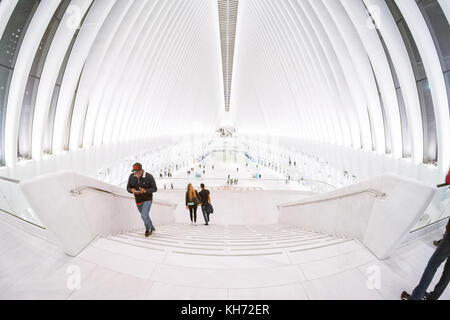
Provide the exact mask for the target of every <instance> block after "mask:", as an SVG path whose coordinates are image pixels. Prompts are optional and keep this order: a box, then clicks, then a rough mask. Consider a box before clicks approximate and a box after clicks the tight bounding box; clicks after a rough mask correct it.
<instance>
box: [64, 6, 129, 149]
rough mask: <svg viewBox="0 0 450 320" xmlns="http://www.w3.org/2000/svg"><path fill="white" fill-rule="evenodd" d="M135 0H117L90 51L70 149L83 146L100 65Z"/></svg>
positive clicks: (76, 103) (74, 116)
mask: <svg viewBox="0 0 450 320" xmlns="http://www.w3.org/2000/svg"><path fill="white" fill-rule="evenodd" d="M133 1H134V0H122V1H116V2H115V4H114V7H113V8H112V10H111V12H110V14H109V15H108V18H107V19H106V20H105V22H104V23H103V26H102V28H101V29H100V31H99V33H98V35H97V38H96V40H95V43H94V45H93V46H92V49H91V52H90V53H89V56H88V58H87V59H86V63H85V65H84V69H83V73H82V74H81V79H80V84H79V86H78V93H77V97H76V100H75V105H74V110H73V117H72V125H71V127H70V150H77V149H78V148H80V147H81V146H82V139H83V134H82V130H83V128H84V120H85V117H86V111H87V106H88V102H89V97H90V95H91V92H92V89H93V87H94V86H95V83H96V80H97V78H98V76H99V71H100V67H101V64H102V61H103V59H104V58H105V55H106V54H107V51H108V49H109V47H110V45H111V42H112V40H113V38H114V35H115V34H116V32H117V30H118V28H119V27H120V25H121V23H122V21H123V19H124V18H125V16H126V14H127V12H128V10H129V9H130V6H131V5H132V3H133Z"/></svg>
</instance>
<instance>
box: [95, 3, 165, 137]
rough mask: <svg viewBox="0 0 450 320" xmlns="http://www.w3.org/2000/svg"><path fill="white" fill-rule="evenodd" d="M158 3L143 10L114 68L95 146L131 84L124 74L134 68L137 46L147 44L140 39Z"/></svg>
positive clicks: (102, 104)
mask: <svg viewBox="0 0 450 320" xmlns="http://www.w3.org/2000/svg"><path fill="white" fill-rule="evenodd" d="M156 3H157V2H156V1H149V2H148V3H147V7H146V8H145V10H142V12H141V14H140V16H139V18H138V19H137V20H136V23H135V25H134V27H133V33H131V34H130V36H129V38H128V40H127V44H126V45H125V46H124V47H123V48H122V50H121V52H120V56H119V58H118V59H117V62H116V64H115V66H114V68H115V72H114V74H112V76H111V77H110V79H109V81H108V87H107V88H105V92H104V95H103V96H102V99H101V101H100V107H99V111H98V115H97V124H96V126H95V130H94V140H93V143H94V146H99V145H101V144H102V143H103V132H104V129H105V126H106V123H107V122H108V120H109V119H110V118H113V117H114V115H115V114H116V112H117V110H116V103H117V100H120V96H119V95H122V94H123V89H124V87H127V86H128V85H129V83H125V82H124V79H125V78H124V74H125V72H126V69H128V68H131V67H132V63H131V61H132V55H133V52H135V50H136V46H137V45H138V44H140V43H146V42H145V40H144V39H142V38H140V37H141V36H142V35H144V34H145V31H146V30H148V29H146V27H147V24H148V22H149V20H150V21H151V20H152V19H151V17H152V14H153V11H154V9H155V5H156Z"/></svg>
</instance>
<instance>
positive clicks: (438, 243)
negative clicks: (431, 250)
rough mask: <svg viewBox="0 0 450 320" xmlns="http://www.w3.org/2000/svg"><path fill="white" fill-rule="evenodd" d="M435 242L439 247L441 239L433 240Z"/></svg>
mask: <svg viewBox="0 0 450 320" xmlns="http://www.w3.org/2000/svg"><path fill="white" fill-rule="evenodd" d="M433 244H434V245H435V246H436V247H439V245H440V244H441V240H435V241H433Z"/></svg>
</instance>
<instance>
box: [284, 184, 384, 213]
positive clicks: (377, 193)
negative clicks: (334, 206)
mask: <svg viewBox="0 0 450 320" xmlns="http://www.w3.org/2000/svg"><path fill="white" fill-rule="evenodd" d="M362 193H369V194H372V195H373V196H374V197H375V198H381V199H383V198H385V197H386V196H387V194H386V193H384V192H380V191H378V190H375V189H370V188H369V189H364V190H360V191H355V192H350V193H346V194H340V195H336V196H332V197H326V198H322V199H314V200H303V201H296V202H289V203H285V204H279V205H277V207H278V208H290V207H296V206H302V205H306V204H311V203H317V202H324V201H330V200H336V199H341V198H346V197H351V196H355V195H358V194H362Z"/></svg>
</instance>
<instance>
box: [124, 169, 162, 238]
mask: <svg viewBox="0 0 450 320" xmlns="http://www.w3.org/2000/svg"><path fill="white" fill-rule="evenodd" d="M132 172H133V173H132V174H131V175H130V177H129V178H128V184H127V191H128V192H129V193H132V194H134V197H135V200H136V206H137V208H138V210H139V212H140V213H141V218H142V220H143V221H144V225H145V237H149V236H150V235H151V234H152V232H153V231H155V227H154V226H153V223H152V220H151V219H150V209H151V207H152V203H153V193H154V192H157V191H158V187H157V186H156V182H155V178H154V177H153V176H152V175H151V174H150V173H148V172H145V171H144V170H143V169H142V165H141V164H140V163H135V164H134V165H133V170H132Z"/></svg>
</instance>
